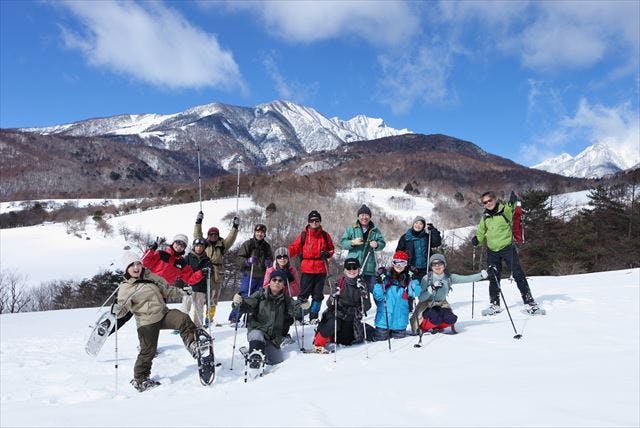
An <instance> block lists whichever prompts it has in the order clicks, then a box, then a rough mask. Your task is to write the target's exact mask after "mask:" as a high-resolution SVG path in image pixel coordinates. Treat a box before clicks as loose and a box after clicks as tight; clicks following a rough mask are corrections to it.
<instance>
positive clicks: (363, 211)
mask: <svg viewBox="0 0 640 428" xmlns="http://www.w3.org/2000/svg"><path fill="white" fill-rule="evenodd" d="M360 214H367V215H368V216H369V217H371V210H370V209H369V207H368V206H366V205H365V204H362V206H361V207H360V209H359V210H358V215H360Z"/></svg>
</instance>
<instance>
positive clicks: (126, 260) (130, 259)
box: [122, 251, 140, 273]
mask: <svg viewBox="0 0 640 428" xmlns="http://www.w3.org/2000/svg"><path fill="white" fill-rule="evenodd" d="M139 261H140V256H138V255H137V254H136V253H134V252H133V251H125V252H124V253H122V268H123V270H124V271H125V273H126V272H127V269H129V266H131V265H132V264H133V263H135V262H139Z"/></svg>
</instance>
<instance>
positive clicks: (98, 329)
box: [84, 311, 116, 357]
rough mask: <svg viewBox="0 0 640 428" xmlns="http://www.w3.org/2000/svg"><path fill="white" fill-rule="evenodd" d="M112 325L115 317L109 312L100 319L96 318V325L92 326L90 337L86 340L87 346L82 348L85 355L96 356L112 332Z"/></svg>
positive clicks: (114, 323)
mask: <svg viewBox="0 0 640 428" xmlns="http://www.w3.org/2000/svg"><path fill="white" fill-rule="evenodd" d="M114 325H116V317H115V315H113V314H112V313H111V311H107V312H105V313H103V314H102V315H100V318H98V320H97V321H96V323H95V324H94V325H93V331H92V332H91V335H90V336H89V339H88V340H87V344H86V345H85V347H84V350H85V351H86V352H87V354H89V355H92V356H94V357H96V356H98V353H99V352H100V350H101V349H102V346H103V345H104V343H105V342H106V341H107V338H108V337H109V333H111V330H113V326H114Z"/></svg>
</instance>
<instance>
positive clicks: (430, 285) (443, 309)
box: [411, 254, 488, 334]
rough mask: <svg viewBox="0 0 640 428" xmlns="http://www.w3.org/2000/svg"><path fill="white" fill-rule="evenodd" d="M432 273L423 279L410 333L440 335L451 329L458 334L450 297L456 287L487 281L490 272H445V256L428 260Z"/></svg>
mask: <svg viewBox="0 0 640 428" xmlns="http://www.w3.org/2000/svg"><path fill="white" fill-rule="evenodd" d="M429 266H430V267H431V272H429V273H428V274H427V275H425V276H424V277H423V278H422V282H421V283H420V288H421V289H422V293H421V294H420V303H418V306H416V310H415V311H414V312H413V316H412V317H411V331H412V332H413V333H414V334H416V333H417V332H418V329H420V330H422V331H423V332H427V331H428V332H430V333H432V334H435V333H440V332H442V331H443V330H444V329H445V328H447V327H451V333H453V334H455V333H457V331H456V328H455V324H456V321H458V317H457V316H456V315H455V314H454V313H453V311H452V310H451V306H450V305H449V302H447V295H448V294H449V291H451V290H452V287H451V286H452V285H453V284H458V283H464V282H474V281H480V280H483V279H487V276H488V275H487V271H486V270H482V271H481V272H480V273H477V274H474V275H457V274H455V273H452V274H449V273H448V272H445V268H446V266H447V260H446V259H445V258H444V255H442V254H434V255H432V256H431V257H430V258H429Z"/></svg>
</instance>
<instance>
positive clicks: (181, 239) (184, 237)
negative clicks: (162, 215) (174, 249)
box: [171, 233, 189, 245]
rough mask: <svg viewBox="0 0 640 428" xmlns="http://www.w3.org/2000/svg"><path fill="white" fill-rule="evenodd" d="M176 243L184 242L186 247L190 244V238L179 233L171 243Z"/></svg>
mask: <svg viewBox="0 0 640 428" xmlns="http://www.w3.org/2000/svg"><path fill="white" fill-rule="evenodd" d="M176 241H182V242H184V244H185V245H187V244H188V243H189V238H187V235H184V234H182V233H178V234H177V235H176V236H174V237H173V241H171V243H172V244H173V243H174V242H176Z"/></svg>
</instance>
